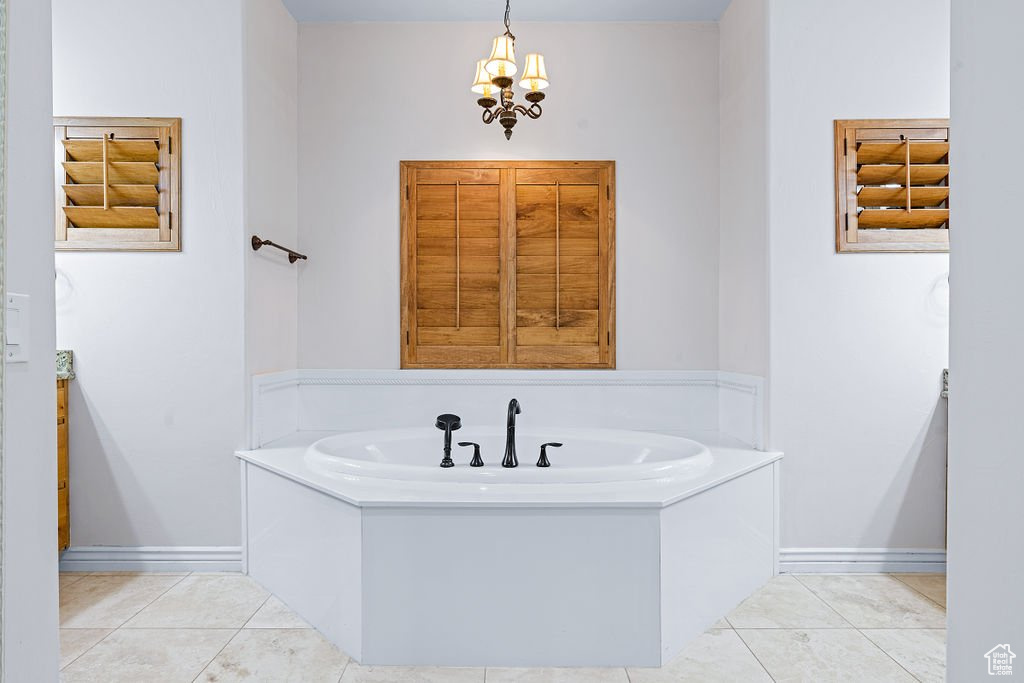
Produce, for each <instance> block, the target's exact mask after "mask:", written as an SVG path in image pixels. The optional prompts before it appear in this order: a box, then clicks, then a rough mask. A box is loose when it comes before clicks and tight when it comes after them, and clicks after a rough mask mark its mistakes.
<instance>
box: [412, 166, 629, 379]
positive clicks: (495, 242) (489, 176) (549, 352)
mask: <svg viewBox="0 0 1024 683" xmlns="http://www.w3.org/2000/svg"><path fill="white" fill-rule="evenodd" d="M614 168H615V166H614V162H610V161H559V162H555V161H458V162H456V161H405V162H402V164H401V192H402V194H403V197H402V198H403V201H402V367H403V368H437V367H446V368H614V367H615V306H614V301H615V296H614V292H615V273H614V268H615V259H614V253H615V237H614V235H615V230H614V225H615V210H614V204H615V202H614Z"/></svg>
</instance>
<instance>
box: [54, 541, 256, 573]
mask: <svg viewBox="0 0 1024 683" xmlns="http://www.w3.org/2000/svg"><path fill="white" fill-rule="evenodd" d="M60 570H61V571H62V572H112V571H135V572H240V571H242V548H241V546H117V547H114V546H72V547H70V548H68V549H67V550H65V551H64V552H63V553H62V554H61V557H60Z"/></svg>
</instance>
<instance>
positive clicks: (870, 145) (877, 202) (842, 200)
mask: <svg viewBox="0 0 1024 683" xmlns="http://www.w3.org/2000/svg"><path fill="white" fill-rule="evenodd" d="M835 140H836V250H837V251H839V252H894V251H903V252H907V251H910V252H914V251H919V252H936V251H940V252H941V251H948V250H949V121H948V120H946V119H884V120H855V121H849V120H848V121H836V122H835Z"/></svg>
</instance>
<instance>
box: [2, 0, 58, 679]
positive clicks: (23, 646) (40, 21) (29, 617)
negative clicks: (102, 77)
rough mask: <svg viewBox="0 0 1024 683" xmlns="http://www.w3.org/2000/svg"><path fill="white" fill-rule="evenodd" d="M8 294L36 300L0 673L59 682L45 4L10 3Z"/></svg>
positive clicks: (15, 368)
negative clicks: (24, 295)
mask: <svg viewBox="0 0 1024 683" xmlns="http://www.w3.org/2000/svg"><path fill="white" fill-rule="evenodd" d="M7 5H8V22H7V27H6V28H7V41H8V43H7V44H8V69H7V216H6V220H7V237H6V244H5V245H4V247H5V249H4V253H3V257H4V258H5V259H6V264H7V278H6V282H7V291H8V292H17V293H19V294H28V295H29V296H31V297H32V300H31V305H32V318H31V329H30V335H31V340H30V349H29V352H30V354H31V356H30V360H29V362H28V363H18V364H10V365H8V366H7V370H6V372H7V376H6V382H5V386H4V396H3V404H4V419H5V434H4V449H5V451H4V454H3V458H4V481H3V485H4V490H3V507H4V510H3V523H4V528H3V544H4V548H3V591H4V594H3V633H2V634H0V638H2V639H3V650H4V663H3V673H2V674H0V678H4V680H8V681H40V682H44V681H56V680H57V660H58V655H57V561H56V560H57V554H56V541H57V490H56V482H57V460H56V453H57V435H56V429H55V426H54V424H55V419H56V418H55V416H56V402H57V394H56V381H55V378H54V331H53V304H52V302H53V236H52V234H53V233H52V231H51V226H52V225H53V192H52V190H51V183H52V182H53V166H52V159H53V156H52V154H53V153H52V149H53V128H52V127H51V123H50V112H51V92H50V4H49V3H48V2H36V1H35V0H9V2H8V3H7Z"/></svg>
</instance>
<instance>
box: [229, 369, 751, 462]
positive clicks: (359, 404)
mask: <svg viewBox="0 0 1024 683" xmlns="http://www.w3.org/2000/svg"><path fill="white" fill-rule="evenodd" d="M512 396H515V397H517V398H518V399H519V400H520V402H521V403H522V404H523V415H521V416H520V419H519V421H520V424H522V425H523V426H534V427H556V428H565V427H607V428H612V429H630V430H642V431H651V432H669V433H671V432H676V431H680V430H682V431H686V432H688V433H692V434H700V435H707V436H708V437H709V438H711V439H716V438H718V437H719V435H724V437H726V438H727V439H732V440H735V442H736V443H742V444H746V445H748V446H750V447H753V448H762V447H763V443H764V441H763V422H764V417H763V408H762V405H763V402H764V380H762V379H761V378H760V377H756V376H754V375H743V374H739V373H734V372H721V371H717V370H706V371H704V370H702V371H618V370H614V371H609V370H596V371H587V370H569V371H564V370H563V371H545V370H512V371H509V370H462V371H458V370H455V371H453V370H443V371H442V370H288V371H285V372H274V373H267V374H262V375H256V376H254V377H253V396H252V420H251V426H250V431H249V446H250V448H259V447H260V446H262V445H264V444H267V443H270V442H271V441H274V440H275V439H279V438H281V437H283V436H287V435H289V434H292V433H294V432H296V431H327V432H347V431H359V430H366V429H394V428H396V427H398V428H400V427H425V426H427V427H429V426H430V425H431V424H433V419H434V417H436V416H437V413H438V410H437V406H444V410H445V411H448V412H454V413H456V414H458V415H461V416H462V421H463V424H464V425H467V426H469V425H490V426H499V427H500V426H502V425H503V424H504V419H505V417H504V416H505V407H506V405H507V404H508V400H509V399H510V398H512ZM701 440H703V439H701Z"/></svg>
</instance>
